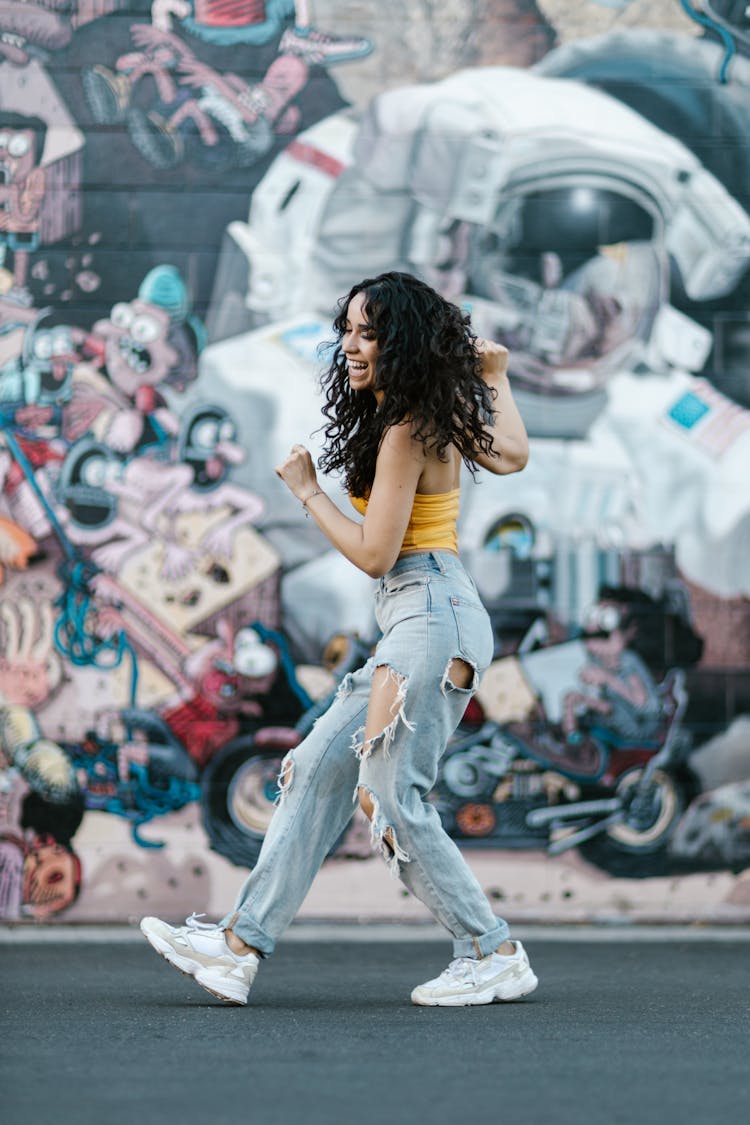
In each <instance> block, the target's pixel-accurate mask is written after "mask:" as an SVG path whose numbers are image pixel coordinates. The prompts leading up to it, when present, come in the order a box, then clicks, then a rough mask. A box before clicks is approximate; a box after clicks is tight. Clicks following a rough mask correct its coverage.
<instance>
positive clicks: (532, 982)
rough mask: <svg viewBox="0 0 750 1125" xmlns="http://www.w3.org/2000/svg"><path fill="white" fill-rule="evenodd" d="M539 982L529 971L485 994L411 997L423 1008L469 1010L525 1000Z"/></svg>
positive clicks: (495, 986)
mask: <svg viewBox="0 0 750 1125" xmlns="http://www.w3.org/2000/svg"><path fill="white" fill-rule="evenodd" d="M538 984H539V980H538V979H537V977H536V975H535V974H534V973H533V972H532V971H531V969H527V970H526V971H525V972H524V973H523V975H522V976H521V977H519V978H518V979H517V980H514V981H500V982H499V983H498V984H496V985H493V986H492V987H491V988H486V989H485V990H484V991H483V992H470V993H466V992H464V993H461V994H460V995H456V996H447V995H446V996H424V997H418V996H416V995H415V993H416V992H417V989H415V990H414V992H413V993H412V995H411V1002H412V1004H417V1005H418V1006H419V1007H422V1008H468V1007H473V1006H475V1005H479V1004H495V1003H506V1004H507V1003H511V1002H512V1001H513V1000H523V998H524V996H530V995H531V993H532V992H534V991H535V989H536V987H537V985H538Z"/></svg>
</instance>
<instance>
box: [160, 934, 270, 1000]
mask: <svg viewBox="0 0 750 1125" xmlns="http://www.w3.org/2000/svg"><path fill="white" fill-rule="evenodd" d="M140 930H141V933H142V934H143V936H144V937H145V939H146V941H147V942H148V943H149V945H150V946H151V948H152V949H155V950H156V952H157V953H158V954H159V955H160V956H161V957H163V958H164V960H165V961H168V962H169V964H170V965H173V966H174V968H175V969H177V970H178V971H179V972H181V973H182V974H183V976H186V977H191V978H192V979H193V980H194V981H195V982H196V984H199V985H200V986H201V988H204V989H205V990H206V992H210V993H211V995H212V996H215V997H216V998H217V1000H223V1001H224V1003H225V1004H239V1005H245V1004H247V996H246V995H245V996H244V997H242V996H239V995H237V996H233V995H230V994H228V993H224V992H217V991H216V989H215V988H212V987H211V985H210V984H207V983H206V981H205V979H204V980H201V973H202V972H203V970H204V968H205V966H203V965H201V963H200V962H199V961H193V960H192V959H191V958H190V957H182V956H180V954H179V953H177V952H176V950H174V949H173V948H172V946H171V945H170V944H169V942H167V941H165V939H164V938H161V937H159V935H158V934H150V933H149V932H148V930H144V928H143V926H141V927H140ZM248 991H249V990H248Z"/></svg>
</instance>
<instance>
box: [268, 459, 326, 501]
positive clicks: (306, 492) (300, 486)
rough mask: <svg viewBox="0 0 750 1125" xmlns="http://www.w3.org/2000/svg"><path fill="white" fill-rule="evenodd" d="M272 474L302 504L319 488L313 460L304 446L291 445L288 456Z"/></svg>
mask: <svg viewBox="0 0 750 1125" xmlns="http://www.w3.org/2000/svg"><path fill="white" fill-rule="evenodd" d="M274 472H275V473H276V476H277V477H281V479H282V480H283V482H284V484H285V485H286V486H287V488H288V489H289V491H290V492H292V493H294V495H295V496H296V497H297V499H298V500H301V501H302V502H303V503H304V501H305V500H307V499H309V497H310V495H311V494H312V493H313V492H315V491H317V490H318V489H319V488H320V485H319V484H318V478H317V475H316V473H315V466H314V464H313V459H312V457H311V456H310V453H309V451H308V450H307V449H305V447H304V445H293V446H292V449H291V452H290V454H289V456H288V457H287V458H286V460H285V461H282V462H281V464H280V465H277V466H276V468H275V469H274Z"/></svg>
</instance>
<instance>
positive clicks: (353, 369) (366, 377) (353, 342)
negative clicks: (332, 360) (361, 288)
mask: <svg viewBox="0 0 750 1125" xmlns="http://www.w3.org/2000/svg"><path fill="white" fill-rule="evenodd" d="M366 302H367V297H366V294H364V293H355V295H354V296H353V297H352V299H351V301H350V302H349V307H348V308H347V310H346V327H345V330H344V335H343V337H342V339H341V350H342V351H343V353H344V355H345V356H346V363H347V369H348V372H349V386H350V387H351V388H352V390H353V391H372V393H373V394H374V395H375V398H376V399H377V400H378V402H380V401H381V399H382V397H383V392H382V391H376V390H375V381H376V364H377V358H378V356H379V354H380V349H379V347H378V342H377V340H376V339H375V333H374V331H373V329H372V327H371V326H370V323H369V320H368V317H367V313H366V311H365V304H366Z"/></svg>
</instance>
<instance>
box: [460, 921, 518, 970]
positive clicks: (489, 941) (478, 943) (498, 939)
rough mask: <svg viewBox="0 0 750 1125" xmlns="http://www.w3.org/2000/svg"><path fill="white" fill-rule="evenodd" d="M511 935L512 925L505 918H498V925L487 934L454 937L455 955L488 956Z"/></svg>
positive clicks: (476, 957)
mask: <svg viewBox="0 0 750 1125" xmlns="http://www.w3.org/2000/svg"><path fill="white" fill-rule="evenodd" d="M509 937H510V927H509V926H508V923H507V922H506V921H504V919H502V918H498V919H497V926H495V928H494V929H492V930H489V931H488V933H486V934H482V935H481V936H477V937H467V938H454V939H453V956H454V957H474V958H475V959H477V960H478V959H479V958H480V957H486V956H487V954H488V953H494V952H495V950H496V949H498V948H499V947H500V946H501V945H502V944H503V942H504V941H507V940H508V938H509Z"/></svg>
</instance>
